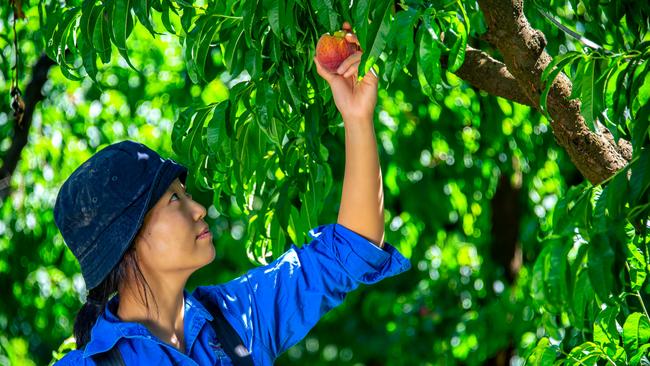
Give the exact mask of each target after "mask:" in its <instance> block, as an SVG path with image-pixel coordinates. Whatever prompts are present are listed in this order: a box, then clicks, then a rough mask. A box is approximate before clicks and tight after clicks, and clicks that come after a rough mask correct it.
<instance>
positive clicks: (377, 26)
mask: <svg viewBox="0 0 650 366" xmlns="http://www.w3.org/2000/svg"><path fill="white" fill-rule="evenodd" d="M371 15H372V17H371V19H370V25H369V26H368V33H367V35H366V36H367V38H366V42H365V43H361V42H359V43H361V48H362V49H363V50H364V52H363V55H362V56H361V61H360V63H359V64H360V65H363V67H362V69H363V74H364V75H365V74H366V73H367V72H368V71H369V70H370V68H371V67H372V66H373V65H374V64H375V63H376V62H377V60H378V59H379V55H381V53H382V51H383V50H384V47H385V46H386V38H387V37H388V33H389V31H390V24H391V15H392V1H386V0H381V2H378V3H377V4H376V6H374V7H373V11H372V12H371ZM368 50H370V51H368Z"/></svg>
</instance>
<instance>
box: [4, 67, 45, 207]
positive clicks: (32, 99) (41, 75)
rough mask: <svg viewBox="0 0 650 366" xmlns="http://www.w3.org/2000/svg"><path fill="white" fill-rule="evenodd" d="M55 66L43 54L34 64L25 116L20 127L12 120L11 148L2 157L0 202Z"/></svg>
mask: <svg viewBox="0 0 650 366" xmlns="http://www.w3.org/2000/svg"><path fill="white" fill-rule="evenodd" d="M55 64H56V63H55V62H54V61H52V60H51V59H50V58H49V57H47V56H46V55H45V54H43V55H41V58H39V59H38V61H37V62H36V65H34V69H33V74H32V80H31V81H30V82H29V84H27V88H26V89H25V114H24V115H23V120H22V125H20V124H19V123H18V121H17V120H16V119H14V129H13V132H14V136H13V139H12V141H11V146H9V150H7V153H6V154H5V155H4V156H2V166H0V201H4V200H5V198H7V197H8V196H9V193H10V186H9V183H10V182H11V176H12V174H13V173H14V171H15V170H16V166H18V161H20V154H21V153H22V151H23V148H24V147H25V146H26V145H27V137H28V135H29V128H30V127H31V125H32V117H33V116H34V110H35V109H36V104H38V102H40V101H41V100H43V98H44V96H43V94H42V93H41V89H42V88H43V84H45V81H47V73H48V72H49V71H50V67H52V66H53V65H55Z"/></svg>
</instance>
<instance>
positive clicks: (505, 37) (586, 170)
mask: <svg viewBox="0 0 650 366" xmlns="http://www.w3.org/2000/svg"><path fill="white" fill-rule="evenodd" d="M478 3H479V6H480V8H481V11H482V12H483V14H484V16H485V20H486V22H487V24H488V32H489V33H491V35H490V36H489V39H490V40H492V42H494V44H495V45H496V47H497V49H498V50H499V52H500V53H501V54H502V55H503V58H504V63H505V65H506V66H507V71H509V72H510V73H511V75H512V76H513V77H514V78H515V80H516V81H517V83H518V84H519V89H520V90H521V91H522V92H523V93H525V94H526V96H527V98H528V100H530V102H531V103H532V105H533V106H534V107H535V108H536V109H537V110H539V109H540V107H539V99H540V94H541V91H542V90H543V85H542V83H541V81H540V77H541V74H542V71H543V70H544V68H546V66H548V64H549V63H550V62H551V56H549V54H548V53H546V51H544V47H545V46H546V39H545V38H544V35H543V33H542V32H540V31H538V30H535V29H533V28H532V27H531V25H530V23H529V22H528V19H526V16H525V15H524V3H523V0H479V1H478ZM571 88H572V84H571V81H570V80H569V79H568V78H567V77H566V76H565V75H564V74H563V73H560V75H559V76H558V77H557V78H556V80H555V82H554V83H553V85H552V86H551V90H550V92H549V95H548V102H547V106H548V111H549V115H550V116H551V118H552V120H551V128H552V130H553V134H554V135H555V138H556V140H557V142H558V143H559V144H560V145H561V146H562V147H564V148H565V149H566V151H567V153H568V154H569V156H570V157H571V160H572V161H573V163H574V164H575V166H576V167H577V168H578V170H579V171H580V172H581V173H582V175H583V176H584V177H585V178H587V179H588V180H589V181H590V182H592V183H593V184H597V183H599V182H602V181H603V180H605V179H606V178H608V177H610V176H611V175H613V174H614V173H616V172H617V171H618V170H619V169H621V168H623V167H624V166H625V165H626V164H627V159H626V157H627V156H630V155H631V154H629V152H630V151H629V144H625V142H623V143H620V142H619V143H617V142H615V141H614V139H613V138H612V137H611V136H608V135H607V133H601V134H597V133H594V132H592V131H591V130H589V128H588V127H587V125H586V124H585V122H584V118H583V117H582V115H581V114H580V101H579V100H577V99H573V100H570V99H569V96H570V95H571ZM619 145H620V147H619Z"/></svg>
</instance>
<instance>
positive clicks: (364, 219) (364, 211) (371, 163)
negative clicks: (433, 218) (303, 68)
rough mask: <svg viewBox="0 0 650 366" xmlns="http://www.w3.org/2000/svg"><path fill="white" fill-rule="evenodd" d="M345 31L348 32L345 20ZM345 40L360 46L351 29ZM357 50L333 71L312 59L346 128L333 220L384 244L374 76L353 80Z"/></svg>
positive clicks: (356, 77)
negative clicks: (338, 204)
mask: <svg viewBox="0 0 650 366" xmlns="http://www.w3.org/2000/svg"><path fill="white" fill-rule="evenodd" d="M343 29H344V30H346V31H348V32H350V30H351V28H350V25H349V24H348V23H347V22H346V23H344V25H343ZM346 40H347V41H349V42H354V43H357V44H358V41H357V38H356V36H355V35H354V34H352V33H349V34H348V35H346ZM361 54H362V52H361V51H359V52H357V53H356V54H354V55H352V56H350V57H348V58H347V59H346V60H345V61H343V63H342V64H341V66H340V67H339V68H338V70H337V72H329V71H327V70H326V69H325V68H324V67H323V66H322V65H321V64H320V63H319V62H318V60H317V59H316V58H314V62H315V63H316V68H317V70H318V74H319V75H320V76H322V77H323V78H324V79H325V80H326V81H327V82H328V83H329V85H330V88H331V89H332V95H333V97H334V102H335V104H336V107H337V108H338V110H339V112H341V116H342V117H343V124H344V127H345V174H344V178H343V193H342V195H341V207H340V210H339V216H338V220H337V223H338V224H340V225H342V226H345V227H346V228H348V229H350V230H352V231H354V232H356V233H357V234H359V235H361V236H363V237H365V238H367V239H368V240H370V241H371V242H373V243H374V244H375V245H377V246H379V247H380V248H383V245H384V191H383V181H382V175H381V168H380V166H379V156H378V154H377V141H376V136H375V129H374V109H375V105H376V104H377V84H378V80H377V76H375V74H374V73H373V72H368V73H367V74H366V75H365V76H364V77H363V79H362V80H361V81H358V80H357V79H358V74H357V72H358V67H359V61H360V60H361Z"/></svg>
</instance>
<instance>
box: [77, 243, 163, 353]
mask: <svg viewBox="0 0 650 366" xmlns="http://www.w3.org/2000/svg"><path fill="white" fill-rule="evenodd" d="M129 274H131V276H132V278H133V279H134V280H135V283H136V285H137V287H138V293H139V295H140V300H141V301H142V304H143V305H144V306H146V307H147V309H149V296H148V295H147V292H150V293H151V295H152V296H151V297H152V299H153V300H154V303H155V304H156V308H157V307H158V303H157V302H156V299H155V298H154V296H153V292H152V291H151V287H150V286H149V283H148V282H147V280H146V279H145V278H144V275H143V274H142V270H141V269H140V265H139V264H138V261H137V254H136V251H135V245H133V244H131V246H130V247H129V249H127V250H126V253H124V256H123V257H122V259H121V260H120V262H119V263H118V264H117V265H116V266H115V267H114V268H113V269H112V270H111V272H110V273H109V274H108V276H106V278H104V280H103V281H102V282H101V283H100V284H99V285H97V287H94V288H92V289H91V290H90V291H89V292H88V296H87V297H86V303H85V304H83V305H82V306H81V309H80V310H79V313H77V317H76V319H75V322H74V337H75V340H76V343H77V349H82V348H83V347H85V346H86V344H87V343H88V342H89V341H90V331H91V330H92V328H93V326H94V325H95V322H97V318H99V315H101V313H102V312H103V311H104V308H105V307H106V304H107V303H108V301H109V300H110V299H111V297H112V296H113V295H114V294H115V293H117V290H118V288H119V286H120V285H131V284H130V283H128V282H127V281H128V280H129V278H130V277H129Z"/></svg>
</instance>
